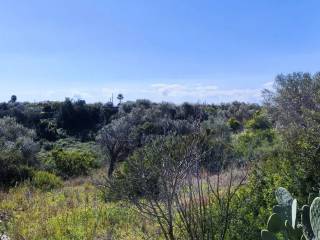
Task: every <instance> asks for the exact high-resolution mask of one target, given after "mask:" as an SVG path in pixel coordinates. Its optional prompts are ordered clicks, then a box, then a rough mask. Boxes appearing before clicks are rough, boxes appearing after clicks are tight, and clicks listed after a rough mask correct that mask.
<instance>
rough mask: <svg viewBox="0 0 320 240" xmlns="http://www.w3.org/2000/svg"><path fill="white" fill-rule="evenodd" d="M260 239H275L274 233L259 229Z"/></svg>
mask: <svg viewBox="0 0 320 240" xmlns="http://www.w3.org/2000/svg"><path fill="white" fill-rule="evenodd" d="M261 239H262V240H277V237H276V235H274V234H273V233H272V232H269V231H268V230H262V231H261Z"/></svg>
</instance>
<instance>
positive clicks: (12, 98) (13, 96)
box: [9, 95, 17, 103]
mask: <svg viewBox="0 0 320 240" xmlns="http://www.w3.org/2000/svg"><path fill="white" fill-rule="evenodd" d="M16 101H17V96H16V95H12V96H11V99H10V101H9V102H10V103H15V102H16Z"/></svg>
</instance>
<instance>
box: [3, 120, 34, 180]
mask: <svg viewBox="0 0 320 240" xmlns="http://www.w3.org/2000/svg"><path fill="white" fill-rule="evenodd" d="M34 137H35V133H34V132H33V131H32V130H30V129H28V128H25V127H23V126H22V125H20V124H18V123H17V122H16V120H15V119H14V118H9V117H4V118H1V119H0V166H1V167H0V185H5V186H8V185H14V184H16V183H17V182H21V181H23V180H25V179H27V178H29V177H30V176H31V173H32V168H34V167H36V166H37V164H38V161H37V159H36V157H35V154H36V153H37V151H38V145H37V144H36V143H35V142H34V141H33V139H34Z"/></svg>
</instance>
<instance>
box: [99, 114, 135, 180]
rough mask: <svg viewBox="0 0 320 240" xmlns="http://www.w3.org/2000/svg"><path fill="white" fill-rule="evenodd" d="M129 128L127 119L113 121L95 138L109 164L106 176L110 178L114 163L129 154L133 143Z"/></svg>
mask: <svg viewBox="0 0 320 240" xmlns="http://www.w3.org/2000/svg"><path fill="white" fill-rule="evenodd" d="M131 127H132V125H131V124H130V121H128V118H126V117H122V118H120V119H116V120H113V121H112V122H111V123H110V124H108V125H106V126H105V127H103V128H102V129H101V130H100V131H99V133H98V136H97V142H98V144H99V145H100V146H101V148H102V150H103V151H104V153H105V154H106V157H107V159H108V162H109V169H108V176H109V177H111V176H112V173H113V171H114V170H115V167H116V163H117V162H119V161H123V160H124V159H125V158H126V157H127V156H128V154H129V153H130V152H131V149H132V144H133V143H134V141H132V139H131Z"/></svg>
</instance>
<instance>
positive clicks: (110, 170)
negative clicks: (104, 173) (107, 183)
mask: <svg viewBox="0 0 320 240" xmlns="http://www.w3.org/2000/svg"><path fill="white" fill-rule="evenodd" d="M115 164H116V161H115V159H114V158H111V159H110V165H109V169H108V177H109V178H111V177H112V173H113V171H114V168H115Z"/></svg>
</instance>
